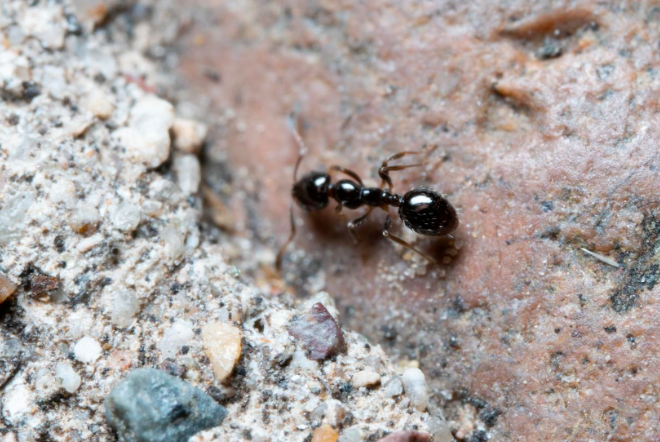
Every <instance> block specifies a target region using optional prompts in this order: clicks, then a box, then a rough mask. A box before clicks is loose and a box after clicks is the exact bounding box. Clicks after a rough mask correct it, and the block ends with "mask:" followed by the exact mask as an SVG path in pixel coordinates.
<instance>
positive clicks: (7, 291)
mask: <svg viewBox="0 0 660 442" xmlns="http://www.w3.org/2000/svg"><path fill="white" fill-rule="evenodd" d="M17 287H18V286H17V285H16V284H14V283H13V282H12V281H11V279H9V278H7V277H6V276H5V275H3V274H2V273H0V304H2V303H3V302H5V301H6V300H7V299H8V298H9V297H10V296H11V295H12V294H13V293H14V292H15V291H16V288H17Z"/></svg>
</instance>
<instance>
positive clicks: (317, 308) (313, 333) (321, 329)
mask: <svg viewBox="0 0 660 442" xmlns="http://www.w3.org/2000/svg"><path fill="white" fill-rule="evenodd" d="M288 330H289V334H290V335H291V336H293V337H294V338H296V339H297V340H299V341H300V343H301V345H302V346H303V348H304V349H305V350H306V352H307V357H308V358H309V359H311V360H314V361H322V360H324V359H326V358H329V357H331V356H335V355H337V354H339V353H343V352H344V351H346V342H345V341H344V335H343V334H342V331H341V328H339V325H337V322H336V321H335V319H334V318H333V317H332V315H330V313H329V312H328V310H326V308H325V307H324V306H323V304H321V303H320V302H318V303H316V304H314V305H313V306H312V308H311V310H310V312H309V313H307V314H305V315H302V316H300V317H298V318H295V319H294V320H293V321H292V322H291V323H290V324H289V326H288Z"/></svg>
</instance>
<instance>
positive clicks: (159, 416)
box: [105, 368, 227, 442]
mask: <svg viewBox="0 0 660 442" xmlns="http://www.w3.org/2000/svg"><path fill="white" fill-rule="evenodd" d="M226 415H227V411H226V410H225V409H224V408H223V407H222V406H221V405H219V404H218V403H217V402H215V401H214V400H213V399H211V397H210V396H208V395H207V394H206V393H204V392H203V391H202V390H200V389H198V388H196V387H193V386H192V385H190V384H188V383H187V382H184V381H182V380H180V379H177V378H175V377H174V376H170V375H168V374H167V373H165V372H163V371H160V370H156V369H153V368H139V369H137V370H134V371H132V372H131V373H130V374H129V375H128V376H126V378H125V379H124V380H122V381H121V382H120V383H119V384H117V386H116V387H115V388H114V389H113V390H112V391H111V392H110V395H109V396H108V397H107V398H106V399H105V417H106V419H107V420H108V423H109V424H110V426H111V427H112V428H113V429H114V430H115V431H116V432H117V436H118V438H119V441H120V442H187V441H188V439H189V438H190V437H191V436H193V435H194V434H195V433H197V432H199V431H202V430H205V429H207V428H212V427H216V426H218V425H220V424H221V423H222V421H223V419H224V418H225V416H226Z"/></svg>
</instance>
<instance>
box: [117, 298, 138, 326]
mask: <svg viewBox="0 0 660 442" xmlns="http://www.w3.org/2000/svg"><path fill="white" fill-rule="evenodd" d="M139 309H140V301H139V300H138V298H137V296H136V295H135V292H133V291H132V290H117V291H116V292H115V293H114V294H113V297H112V312H111V314H110V320H111V321H112V323H113V324H115V325H116V326H117V327H122V328H123V327H128V326H129V325H131V323H132V322H133V317H134V316H135V314H136V313H137V311H138V310H139Z"/></svg>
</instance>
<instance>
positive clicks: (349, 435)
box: [337, 427, 363, 442]
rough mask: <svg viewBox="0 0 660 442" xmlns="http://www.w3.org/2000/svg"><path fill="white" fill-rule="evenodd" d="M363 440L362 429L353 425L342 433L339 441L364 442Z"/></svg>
mask: <svg viewBox="0 0 660 442" xmlns="http://www.w3.org/2000/svg"><path fill="white" fill-rule="evenodd" d="M362 440H363V438H362V431H360V429H359V428H358V427H351V428H348V429H347V430H344V432H343V433H341V436H339V439H338V440H337V442H362Z"/></svg>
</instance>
